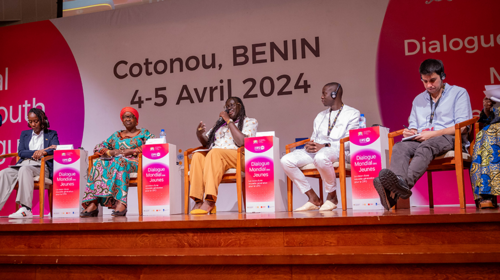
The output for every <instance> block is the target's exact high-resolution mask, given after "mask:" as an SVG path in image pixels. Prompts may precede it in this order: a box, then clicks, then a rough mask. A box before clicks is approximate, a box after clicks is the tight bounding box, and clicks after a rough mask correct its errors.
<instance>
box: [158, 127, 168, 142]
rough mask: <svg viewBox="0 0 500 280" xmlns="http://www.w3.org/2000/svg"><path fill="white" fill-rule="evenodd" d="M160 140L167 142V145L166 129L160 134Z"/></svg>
mask: <svg viewBox="0 0 500 280" xmlns="http://www.w3.org/2000/svg"><path fill="white" fill-rule="evenodd" d="M160 139H163V140H165V143H167V134H166V133H165V129H162V130H161V132H160Z"/></svg>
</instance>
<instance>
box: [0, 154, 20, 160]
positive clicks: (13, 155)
mask: <svg viewBox="0 0 500 280" xmlns="http://www.w3.org/2000/svg"><path fill="white" fill-rule="evenodd" d="M9 157H17V153H11V154H5V155H1V156H0V159H2V158H9Z"/></svg>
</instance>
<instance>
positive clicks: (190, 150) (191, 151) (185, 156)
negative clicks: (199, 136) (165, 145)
mask: <svg viewBox="0 0 500 280" xmlns="http://www.w3.org/2000/svg"><path fill="white" fill-rule="evenodd" d="M203 148H205V147H203V146H199V147H196V148H191V149H187V150H185V151H184V158H187V157H188V156H189V155H190V154H192V153H193V152H194V151H196V150H199V149H203Z"/></svg>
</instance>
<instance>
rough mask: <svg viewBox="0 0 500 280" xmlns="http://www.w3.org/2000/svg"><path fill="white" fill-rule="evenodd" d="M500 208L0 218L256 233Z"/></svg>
mask: <svg viewBox="0 0 500 280" xmlns="http://www.w3.org/2000/svg"><path fill="white" fill-rule="evenodd" d="M499 214H500V208H497V209H482V210H479V209H476V208H475V207H472V206H470V207H467V208H466V209H460V207H458V206H456V207H435V208H433V209H430V208H428V207H412V208H410V209H400V210H391V211H384V210H372V211H363V210H356V211H353V210H350V209H349V210H348V211H342V210H341V209H336V210H334V211H322V212H319V211H308V212H277V213H242V214H239V213H237V212H219V213H217V214H215V215H198V216H197V215H184V214H177V215H170V216H164V217H147V216H142V217H141V216H131V215H129V216H127V217H112V216H104V217H96V218H49V217H45V218H43V219H40V218H38V217H36V218H33V219H9V218H5V217H1V218H0V232H2V231H58V230H113V229H123V230H141V229H196V228H200V229H203V228H252V227H253V228H255V227H303V226H346V225H391V224H439V223H475V222H500V215H499Z"/></svg>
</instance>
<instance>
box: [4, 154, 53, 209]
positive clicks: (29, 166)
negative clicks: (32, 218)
mask: <svg viewBox="0 0 500 280" xmlns="http://www.w3.org/2000/svg"><path fill="white" fill-rule="evenodd" d="M36 164H38V165H39V164H40V162H36V161H34V160H28V159H25V160H24V161H23V162H21V165H22V167H21V168H17V169H15V168H10V167H7V168H5V169H4V170H2V171H0V210H1V209H2V208H3V206H4V205H5V202H7V199H9V196H10V194H11V193H12V191H13V190H14V187H15V186H16V183H17V182H18V181H19V189H18V191H17V196H16V203H17V204H22V205H26V206H28V207H30V208H32V206H33V190H34V188H35V181H34V180H33V177H36V176H39V175H40V167H36V166H33V165H36ZM45 170H46V172H45V177H47V178H48V177H49V172H48V170H47V166H45Z"/></svg>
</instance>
